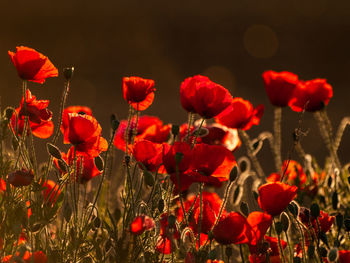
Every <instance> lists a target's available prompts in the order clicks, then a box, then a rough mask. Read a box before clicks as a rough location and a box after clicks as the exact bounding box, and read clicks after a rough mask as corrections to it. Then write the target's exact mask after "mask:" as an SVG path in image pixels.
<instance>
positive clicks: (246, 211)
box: [240, 202, 249, 216]
mask: <svg viewBox="0 0 350 263" xmlns="http://www.w3.org/2000/svg"><path fill="white" fill-rule="evenodd" d="M240 210H241V212H242V214H243V215H245V216H248V215H249V207H248V204H247V203H246V202H241V205H240Z"/></svg>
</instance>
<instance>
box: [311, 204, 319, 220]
mask: <svg viewBox="0 0 350 263" xmlns="http://www.w3.org/2000/svg"><path fill="white" fill-rule="evenodd" d="M310 211H311V215H312V216H313V217H314V218H317V217H319V216H320V207H319V206H318V204H316V203H313V204H312V205H311V207H310Z"/></svg>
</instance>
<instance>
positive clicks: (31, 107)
mask: <svg viewBox="0 0 350 263" xmlns="http://www.w3.org/2000/svg"><path fill="white" fill-rule="evenodd" d="M48 105H49V101H48V100H37V99H36V97H35V96H34V95H32V93H31V92H30V90H27V91H26V107H24V98H22V101H21V104H20V107H19V108H17V109H16V114H15V113H14V114H13V115H12V118H11V126H12V128H13V129H14V130H15V131H16V130H17V133H18V134H20V135H22V133H23V129H24V122H25V116H28V122H29V126H30V129H31V131H32V133H33V135H34V136H36V137H39V138H43V139H46V138H48V137H50V136H51V135H52V133H53V122H52V121H51V119H52V112H51V111H50V110H48V109H47V106H48ZM24 108H25V109H24ZM16 115H17V118H16Z"/></svg>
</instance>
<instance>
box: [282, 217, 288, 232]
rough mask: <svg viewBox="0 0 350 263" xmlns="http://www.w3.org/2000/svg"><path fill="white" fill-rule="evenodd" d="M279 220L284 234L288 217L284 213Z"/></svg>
mask: <svg viewBox="0 0 350 263" xmlns="http://www.w3.org/2000/svg"><path fill="white" fill-rule="evenodd" d="M280 220H281V224H282V228H283V231H284V232H287V230H288V228H289V217H288V215H287V213H286V212H283V213H282V214H281V216H280Z"/></svg>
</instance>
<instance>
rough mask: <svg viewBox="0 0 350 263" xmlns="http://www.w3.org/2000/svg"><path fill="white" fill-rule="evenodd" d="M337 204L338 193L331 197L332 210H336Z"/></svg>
mask: <svg viewBox="0 0 350 263" xmlns="http://www.w3.org/2000/svg"><path fill="white" fill-rule="evenodd" d="M338 202H339V199H338V193H337V192H334V193H333V195H332V206H333V209H334V210H337V208H338Z"/></svg>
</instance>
